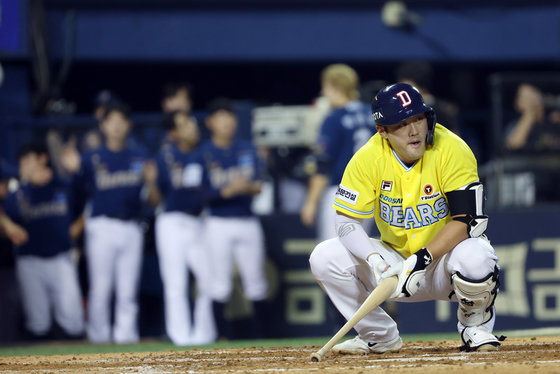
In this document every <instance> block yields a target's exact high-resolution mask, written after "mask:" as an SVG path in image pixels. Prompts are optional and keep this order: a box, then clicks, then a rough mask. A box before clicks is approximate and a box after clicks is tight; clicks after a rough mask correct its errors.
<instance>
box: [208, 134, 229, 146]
mask: <svg viewBox="0 0 560 374" xmlns="http://www.w3.org/2000/svg"><path fill="white" fill-rule="evenodd" d="M212 143H214V145H215V146H216V147H218V148H229V146H230V145H231V143H233V138H223V137H218V136H213V137H212Z"/></svg>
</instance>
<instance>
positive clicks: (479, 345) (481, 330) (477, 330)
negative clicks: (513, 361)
mask: <svg viewBox="0 0 560 374" xmlns="http://www.w3.org/2000/svg"><path fill="white" fill-rule="evenodd" d="M461 340H462V341H463V343H464V346H463V350H465V351H467V352H470V351H497V350H498V347H499V346H500V344H501V343H500V340H499V339H498V338H497V337H496V336H494V335H493V334H492V333H491V332H489V331H488V329H487V328H486V327H484V326H471V327H466V328H465V329H464V330H463V332H462V333H461Z"/></svg>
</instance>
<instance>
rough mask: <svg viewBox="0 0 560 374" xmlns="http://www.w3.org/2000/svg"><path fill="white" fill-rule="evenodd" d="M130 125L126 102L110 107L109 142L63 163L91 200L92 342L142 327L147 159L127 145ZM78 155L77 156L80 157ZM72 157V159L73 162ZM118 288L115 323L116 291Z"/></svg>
mask: <svg viewBox="0 0 560 374" xmlns="http://www.w3.org/2000/svg"><path fill="white" fill-rule="evenodd" d="M130 127H131V123H130V120H129V117H128V108H127V107H126V106H125V105H124V104H121V103H112V104H110V105H108V106H107V107H106V110H105V113H104V114H103V117H102V120H101V122H100V128H101V132H102V133H103V135H104V136H105V144H104V145H103V146H102V147H101V148H99V149H97V150H93V151H89V152H86V153H84V155H83V156H82V157H81V159H80V157H79V156H78V157H76V155H74V157H69V158H68V159H66V156H68V154H66V155H63V157H64V160H63V162H64V164H65V166H66V168H67V169H69V170H70V171H76V169H79V171H78V179H79V181H80V185H81V187H82V190H83V192H84V194H85V196H86V197H87V199H88V206H87V209H86V216H87V218H86V223H85V247H86V248H85V249H86V259H87V265H88V275H89V297H88V326H87V335H88V338H89V340H90V341H91V342H93V343H108V342H110V341H114V342H115V343H118V344H126V343H134V342H137V341H138V339H139V336H138V327H137V315H138V303H137V299H136V297H137V290H138V283H139V276H140V268H141V262H142V249H143V238H144V233H143V230H142V228H141V225H140V222H139V217H140V210H141V207H142V201H141V196H140V195H141V190H142V187H143V185H144V179H143V173H144V163H145V160H146V157H145V155H144V152H143V151H142V150H141V149H139V148H138V147H131V146H129V145H128V143H127V135H128V133H129V131H130ZM76 159H77V160H76ZM69 160H71V161H72V162H70V161H69ZM113 291H114V292H115V312H114V327H113V328H112V326H111V312H110V306H111V295H112V292H113Z"/></svg>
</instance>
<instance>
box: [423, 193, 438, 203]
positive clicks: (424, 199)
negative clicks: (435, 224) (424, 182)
mask: <svg viewBox="0 0 560 374" xmlns="http://www.w3.org/2000/svg"><path fill="white" fill-rule="evenodd" d="M440 196H441V192H439V191H438V192H436V193H432V195H426V196H420V200H422V201H426V200H432V199H436V198H438V197H440Z"/></svg>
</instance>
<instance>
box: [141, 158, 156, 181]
mask: <svg viewBox="0 0 560 374" xmlns="http://www.w3.org/2000/svg"><path fill="white" fill-rule="evenodd" d="M157 177H158V169H157V166H156V164H155V162H153V161H146V162H144V172H143V178H144V182H146V183H147V184H156V182H157Z"/></svg>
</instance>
